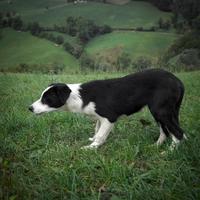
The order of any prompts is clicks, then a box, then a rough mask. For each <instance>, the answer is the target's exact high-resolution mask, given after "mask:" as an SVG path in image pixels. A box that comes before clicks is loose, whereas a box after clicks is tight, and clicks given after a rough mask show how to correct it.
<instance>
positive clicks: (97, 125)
mask: <svg viewBox="0 0 200 200" xmlns="http://www.w3.org/2000/svg"><path fill="white" fill-rule="evenodd" d="M100 125H101V122H100V120H97V122H96V125H95V134H94V136H93V137H90V138H89V141H91V142H93V141H94V140H95V136H96V134H97V132H98V130H99V128H100Z"/></svg>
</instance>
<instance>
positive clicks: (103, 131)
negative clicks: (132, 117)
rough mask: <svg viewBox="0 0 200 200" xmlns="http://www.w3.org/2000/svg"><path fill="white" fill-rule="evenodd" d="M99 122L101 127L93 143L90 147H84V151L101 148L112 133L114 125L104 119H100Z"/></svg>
mask: <svg viewBox="0 0 200 200" xmlns="http://www.w3.org/2000/svg"><path fill="white" fill-rule="evenodd" d="M99 120H100V123H101V125H100V127H99V130H98V132H97V133H96V134H95V136H94V137H93V142H92V143H91V144H90V145H88V146H85V147H83V149H94V148H97V147H99V146H100V145H102V144H103V143H104V142H105V141H106V139H107V137H108V135H109V133H110V132H111V130H112V128H113V126H114V124H113V123H111V122H109V120H107V119H106V118H103V117H100V118H99Z"/></svg>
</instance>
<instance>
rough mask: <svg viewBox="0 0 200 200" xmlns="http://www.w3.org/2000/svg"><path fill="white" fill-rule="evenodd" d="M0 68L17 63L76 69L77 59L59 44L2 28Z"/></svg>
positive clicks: (7, 67) (9, 66)
mask: <svg viewBox="0 0 200 200" xmlns="http://www.w3.org/2000/svg"><path fill="white" fill-rule="evenodd" d="M0 60H1V62H0V68H1V69H12V68H15V67H16V66H17V65H19V64H29V65H41V67H42V66H43V65H44V67H46V66H47V65H58V66H59V65H62V66H64V68H65V70H66V71H74V70H75V69H78V66H79V64H78V61H77V60H76V59H75V58H74V57H73V56H71V55H70V54H68V53H67V52H66V51H64V49H63V48H62V47H60V46H55V44H54V43H52V42H49V41H47V40H45V39H39V38H37V37H34V36H32V35H31V34H30V33H27V32H26V33H25V32H16V31H14V30H12V29H3V31H2V33H1V39H0Z"/></svg>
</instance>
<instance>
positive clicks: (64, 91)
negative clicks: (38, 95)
mask: <svg viewBox="0 0 200 200" xmlns="http://www.w3.org/2000/svg"><path fill="white" fill-rule="evenodd" d="M55 89H56V94H57V96H58V99H59V100H60V102H61V104H62V105H64V104H65V103H66V101H67V99H68V97H69V95H70V93H71V90H70V89H69V87H68V86H67V85H66V84H64V83H59V84H56V87H55Z"/></svg>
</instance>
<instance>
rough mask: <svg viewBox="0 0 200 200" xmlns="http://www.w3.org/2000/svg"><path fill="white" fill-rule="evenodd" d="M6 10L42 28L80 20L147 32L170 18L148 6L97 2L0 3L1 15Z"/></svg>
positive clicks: (46, 1)
mask: <svg viewBox="0 0 200 200" xmlns="http://www.w3.org/2000/svg"><path fill="white" fill-rule="evenodd" d="M6 10H15V11H17V12H18V13H19V14H20V15H21V16H22V18H23V20H25V21H26V22H29V21H38V22H40V23H41V24H42V25H44V26H53V25H54V24H63V23H64V22H65V20H66V18H67V17H69V16H82V17H85V18H88V19H92V20H94V21H95V22H96V23H97V24H99V25H103V24H107V25H110V26H111V27H114V28H136V27H141V26H142V27H144V28H147V27H151V26H154V25H156V24H157V22H158V20H159V18H160V17H162V18H163V19H166V18H169V17H170V13H166V12H162V11H160V10H158V9H157V8H156V7H154V6H153V5H151V4H150V3H147V2H137V1H135V2H130V3H128V4H125V5H113V4H103V3H96V2H88V3H82V4H81V3H79V4H76V5H75V4H73V3H68V4H67V3H66V1H65V0H59V1H53V0H45V1H40V0H36V1H29V2H27V1H26V0H16V1H13V3H12V4H8V3H7V1H2V2H0V11H6Z"/></svg>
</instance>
